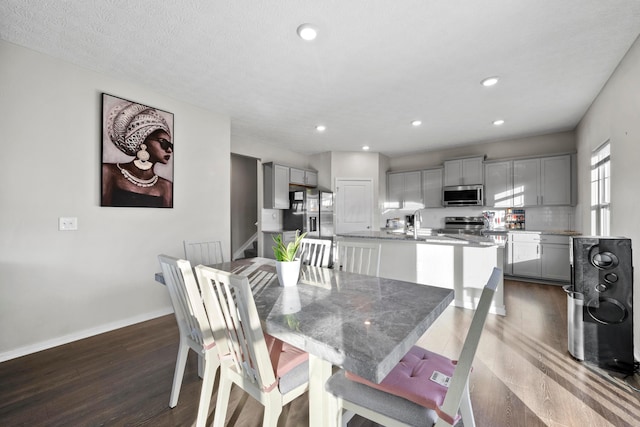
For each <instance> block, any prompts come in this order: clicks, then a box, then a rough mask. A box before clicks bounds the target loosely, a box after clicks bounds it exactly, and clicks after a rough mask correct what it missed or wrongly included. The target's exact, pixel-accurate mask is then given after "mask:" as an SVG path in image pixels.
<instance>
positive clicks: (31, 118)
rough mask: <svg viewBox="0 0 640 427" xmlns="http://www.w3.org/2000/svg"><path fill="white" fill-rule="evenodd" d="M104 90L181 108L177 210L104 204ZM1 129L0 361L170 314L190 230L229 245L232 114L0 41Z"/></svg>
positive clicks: (177, 139) (176, 112) (178, 113)
mask: <svg viewBox="0 0 640 427" xmlns="http://www.w3.org/2000/svg"><path fill="white" fill-rule="evenodd" d="M150 72H152V70H150ZM101 92H106V93H109V94H112V95H116V96H120V97H124V98H127V99H131V100H134V101H137V102H140V103H144V104H148V105H152V106H155V107H157V108H160V109H163V110H166V111H169V112H172V113H174V119H175V128H174V143H175V154H174V162H175V163H174V166H175V175H174V180H175V183H174V208H173V209H151V208H112V207H100V206H99V205H100V161H101V150H100V147H101V141H100V136H101ZM0 129H2V148H3V149H2V167H1V168H0V196H1V198H0V200H1V202H0V204H1V209H0V218H1V221H0V361H1V360H6V359H10V358H13V357H17V356H20V355H22V354H27V353H30V352H33V351H37V350H41V349H44V348H48V347H51V346H54V345H58V344H61V343H64V342H69V341H73V340H75V339H78V338H81V337H85V336H89V335H94V334H96V333H99V332H102V331H105V330H110V329H113V328H116V327H119V326H124V325H127V324H131V323H135V322H138V321H141V320H145V319H149V318H153V317H156V316H159V315H162V314H166V313H170V312H171V311H172V309H171V304H170V301H169V298H168V294H167V291H166V288H165V287H163V286H162V285H160V284H158V283H156V282H155V281H154V279H153V276H154V273H155V272H157V271H159V269H160V268H159V265H158V261H157V255H158V254H160V253H167V254H170V255H175V256H180V255H182V253H183V249H182V240H183V239H190V238H199V237H201V236H207V237H209V236H215V237H216V238H218V239H220V240H222V241H223V243H224V245H225V251H226V253H229V252H228V251H229V220H230V218H229V215H230V214H229V199H230V194H229V191H230V190H229V188H230V185H229V183H230V170H229V169H230V149H229V146H230V136H229V129H230V126H229V119H228V118H227V117H222V116H218V115H215V114H212V113H210V112H208V111H205V110H203V109H201V108H196V107H194V106H191V105H188V104H185V103H183V102H179V101H176V100H175V99H171V98H169V97H166V96H163V95H161V94H158V93H155V92H153V91H151V90H149V89H148V88H145V87H144V86H142V85H139V84H132V83H127V82H123V81H119V80H116V79H113V78H109V77H106V76H104V75H101V74H97V73H95V72H92V71H89V70H86V69H83V68H79V67H76V66H74V65H71V64H69V63H66V62H62V61H59V60H56V59H53V58H50V57H47V56H44V55H42V54H39V53H36V52H34V51H30V50H27V49H24V48H21V47H18V46H15V45H12V44H9V43H6V42H4V41H0ZM60 216H75V217H78V226H79V229H78V231H66V232H62V231H58V229H57V226H58V217H60Z"/></svg>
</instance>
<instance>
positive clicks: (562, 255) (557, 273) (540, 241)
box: [509, 233, 571, 282]
mask: <svg viewBox="0 0 640 427" xmlns="http://www.w3.org/2000/svg"><path fill="white" fill-rule="evenodd" d="M509 240H510V242H509V243H510V245H511V248H510V249H511V274H512V275H513V276H516V277H529V278H532V279H540V280H552V281H560V282H569V281H570V280H571V268H570V261H569V237H568V236H563V235H552V234H539V233H510V234H509Z"/></svg>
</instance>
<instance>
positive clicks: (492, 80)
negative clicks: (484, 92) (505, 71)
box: [480, 76, 500, 87]
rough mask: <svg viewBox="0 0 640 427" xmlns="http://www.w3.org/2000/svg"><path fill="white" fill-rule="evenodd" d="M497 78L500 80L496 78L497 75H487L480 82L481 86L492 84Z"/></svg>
mask: <svg viewBox="0 0 640 427" xmlns="http://www.w3.org/2000/svg"><path fill="white" fill-rule="evenodd" d="M498 80H500V79H498V77H495V76H494V77H487V78H486V79H484V80H483V81H481V82H480V83H481V84H482V86H485V87H489V86H493V85H495V84H496V83H498Z"/></svg>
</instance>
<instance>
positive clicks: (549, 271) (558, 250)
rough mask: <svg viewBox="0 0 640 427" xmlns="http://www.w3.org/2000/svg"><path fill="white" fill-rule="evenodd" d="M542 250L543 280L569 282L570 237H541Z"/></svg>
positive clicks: (541, 267)
mask: <svg viewBox="0 0 640 427" xmlns="http://www.w3.org/2000/svg"><path fill="white" fill-rule="evenodd" d="M540 249H541V251H540V252H541V253H540V269H541V271H540V276H541V277H542V278H543V279H549V280H559V281H563V282H569V281H570V280H571V266H570V259H569V256H570V255H569V237H568V236H560V235H546V234H543V235H541V236H540Z"/></svg>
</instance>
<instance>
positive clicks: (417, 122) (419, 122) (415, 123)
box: [411, 120, 422, 126]
mask: <svg viewBox="0 0 640 427" xmlns="http://www.w3.org/2000/svg"><path fill="white" fill-rule="evenodd" d="M421 124H422V121H420V120H414V121H412V122H411V126H420V125H421Z"/></svg>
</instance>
